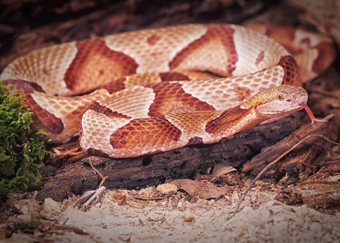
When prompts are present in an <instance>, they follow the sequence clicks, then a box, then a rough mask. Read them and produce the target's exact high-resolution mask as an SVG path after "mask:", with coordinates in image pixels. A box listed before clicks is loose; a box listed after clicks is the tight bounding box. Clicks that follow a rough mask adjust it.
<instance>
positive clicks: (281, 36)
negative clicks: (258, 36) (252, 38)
mask: <svg viewBox="0 0 354 243" xmlns="http://www.w3.org/2000/svg"><path fill="white" fill-rule="evenodd" d="M265 34H266V35H267V36H269V37H270V38H272V39H274V40H276V41H277V42H279V43H280V44H281V45H282V46H284V47H285V48H286V49H288V50H291V51H294V52H297V51H298V50H294V48H293V44H292V43H293V41H294V39H295V31H294V29H292V28H286V27H284V28H281V27H267V30H266V33H265Z"/></svg>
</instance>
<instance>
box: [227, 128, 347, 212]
mask: <svg viewBox="0 0 354 243" xmlns="http://www.w3.org/2000/svg"><path fill="white" fill-rule="evenodd" d="M311 137H322V138H323V139H325V140H327V141H328V142H331V143H334V144H337V145H340V144H339V143H336V142H333V141H331V140H330V139H328V138H326V137H325V136H323V135H321V134H310V135H307V136H306V137H304V138H303V139H301V140H300V141H299V142H298V143H296V144H295V145H294V146H292V147H291V148H290V149H288V150H286V151H285V152H284V153H282V154H281V155H280V156H279V157H278V158H277V159H275V160H274V161H273V162H271V163H270V164H268V165H267V166H266V167H264V169H263V170H262V171H261V172H260V173H259V174H258V175H257V176H256V178H254V179H253V181H252V182H251V184H250V185H249V186H248V187H247V189H246V191H244V193H242V196H241V198H240V199H239V201H238V202H237V205H236V207H235V208H234V209H233V210H232V211H231V212H230V213H236V212H237V211H238V210H239V208H240V206H241V203H242V201H243V200H244V198H245V196H246V194H247V193H248V191H249V190H250V189H251V187H252V186H253V184H254V183H255V182H256V181H257V180H258V179H259V177H261V175H262V174H263V173H264V172H265V171H266V170H268V168H269V167H270V166H272V165H274V164H275V163H276V162H278V161H279V160H280V159H281V158H283V157H284V156H285V155H287V154H288V153H289V152H290V151H292V150H293V149H295V148H296V147H297V146H298V145H299V144H301V143H302V142H304V141H305V140H306V139H308V138H311Z"/></svg>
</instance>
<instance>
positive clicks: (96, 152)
mask: <svg viewBox="0 0 354 243" xmlns="http://www.w3.org/2000/svg"><path fill="white" fill-rule="evenodd" d="M86 153H87V154H88V155H99V156H105V157H109V156H108V154H106V153H104V152H102V151H100V150H98V149H94V148H88V149H87V150H86Z"/></svg>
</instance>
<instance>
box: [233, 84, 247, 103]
mask: <svg viewBox="0 0 354 243" xmlns="http://www.w3.org/2000/svg"><path fill="white" fill-rule="evenodd" d="M235 92H236V93H237V100H239V101H243V100H245V99H246V98H247V97H249V96H250V95H251V90H250V89H249V88H246V87H239V86H237V87H236V88H235Z"/></svg>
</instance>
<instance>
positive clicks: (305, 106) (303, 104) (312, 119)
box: [300, 102, 328, 124]
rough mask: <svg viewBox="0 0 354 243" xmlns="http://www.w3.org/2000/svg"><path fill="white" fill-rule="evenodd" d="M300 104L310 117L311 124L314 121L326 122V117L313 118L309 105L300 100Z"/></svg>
mask: <svg viewBox="0 0 354 243" xmlns="http://www.w3.org/2000/svg"><path fill="white" fill-rule="evenodd" d="M300 106H302V107H303V108H304V109H305V110H306V112H307V114H308V115H309V117H310V119H311V123H312V124H313V123H314V122H315V121H317V122H328V120H326V119H318V118H315V116H314V115H313V113H312V111H311V109H310V107H308V106H307V105H306V103H305V102H302V103H301V104H300Z"/></svg>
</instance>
